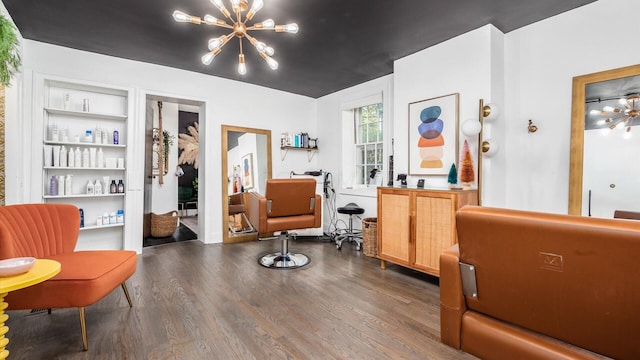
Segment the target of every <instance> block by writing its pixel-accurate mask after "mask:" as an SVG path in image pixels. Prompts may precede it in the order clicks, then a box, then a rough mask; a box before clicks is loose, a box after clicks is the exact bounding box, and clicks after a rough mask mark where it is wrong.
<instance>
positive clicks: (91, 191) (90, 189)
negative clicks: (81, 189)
mask: <svg viewBox="0 0 640 360" xmlns="http://www.w3.org/2000/svg"><path fill="white" fill-rule="evenodd" d="M94 191H95V190H94V187H93V181H91V180H88V181H87V195H93V194H94Z"/></svg>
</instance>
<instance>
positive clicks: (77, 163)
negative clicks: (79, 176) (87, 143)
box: [73, 146, 82, 167]
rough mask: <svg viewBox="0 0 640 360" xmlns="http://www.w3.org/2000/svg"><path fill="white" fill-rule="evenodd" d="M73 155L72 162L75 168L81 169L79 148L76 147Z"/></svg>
mask: <svg viewBox="0 0 640 360" xmlns="http://www.w3.org/2000/svg"><path fill="white" fill-rule="evenodd" d="M73 155H74V156H75V160H73V162H74V163H75V166H76V167H82V152H81V151H80V147H79V146H76V151H75V153H74V154H73Z"/></svg>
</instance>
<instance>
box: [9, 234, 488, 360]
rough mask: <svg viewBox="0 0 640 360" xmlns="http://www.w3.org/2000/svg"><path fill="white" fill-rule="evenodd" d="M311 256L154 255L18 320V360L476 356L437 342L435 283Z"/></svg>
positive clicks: (364, 261) (221, 249)
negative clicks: (100, 285) (268, 260)
mask: <svg viewBox="0 0 640 360" xmlns="http://www.w3.org/2000/svg"><path fill="white" fill-rule="evenodd" d="M290 245H291V248H292V249H294V250H296V251H299V252H303V253H305V254H307V255H309V256H310V257H311V263H310V264H309V265H307V266H305V267H303V268H300V269H296V270H271V269H267V268H263V267H261V266H260V265H258V263H257V258H258V256H259V255H261V254H262V253H265V252H269V251H272V250H276V249H277V248H278V247H279V246H280V243H279V241H261V242H248V243H238V244H228V245H222V244H215V245H203V244H201V243H200V242H199V241H187V242H179V243H169V244H164V245H159V246H154V247H149V248H145V249H144V250H143V254H142V255H140V256H139V259H138V268H137V271H136V273H135V274H134V275H133V277H132V278H131V279H129V280H128V281H127V284H128V287H129V292H130V293H131V296H132V300H133V302H134V306H133V308H129V307H128V305H127V301H126V299H125V297H124V294H123V292H122V290H121V289H120V288H117V289H115V290H114V291H113V292H112V293H111V294H110V295H108V296H107V297H106V298H104V299H102V300H101V301H99V302H98V303H96V304H94V305H92V306H90V307H88V308H87V310H86V316H87V331H88V338H89V351H86V352H83V351H82V342H81V338H80V323H79V320H78V311H77V310H76V309H54V310H53V313H52V314H51V315H48V314H47V313H46V311H45V312H41V313H36V314H30V313H29V312H28V311H9V312H8V313H9V315H10V318H9V320H8V321H7V324H8V325H9V328H10V330H9V333H8V337H9V339H10V342H9V345H8V349H9V350H10V352H11V353H10V355H9V358H10V359H12V360H17V359H181V360H184V359H266V358H269V359H475V358H474V357H473V356H471V355H468V354H465V353H463V352H460V351H458V350H455V349H453V348H450V347H448V346H446V345H443V344H442V343H441V342H440V330H439V329H440V322H439V291H438V285H437V279H436V278H433V277H429V276H427V275H422V274H419V273H416V272H412V271H410V270H407V269H404V268H401V267H398V266H394V265H389V267H388V268H387V270H381V269H380V263H379V261H378V260H376V259H373V258H369V257H366V256H364V255H363V254H362V252H356V251H355V250H354V249H353V247H352V246H349V244H345V246H344V247H343V249H342V251H337V250H336V249H335V246H334V245H333V244H331V243H327V242H319V241H313V240H303V239H299V240H296V241H292V242H291V244H290Z"/></svg>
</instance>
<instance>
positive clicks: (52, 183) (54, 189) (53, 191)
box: [49, 175, 58, 196]
mask: <svg viewBox="0 0 640 360" xmlns="http://www.w3.org/2000/svg"><path fill="white" fill-rule="evenodd" d="M49 195H51V196H57V195H58V179H57V178H56V177H55V175H54V176H52V177H51V180H49Z"/></svg>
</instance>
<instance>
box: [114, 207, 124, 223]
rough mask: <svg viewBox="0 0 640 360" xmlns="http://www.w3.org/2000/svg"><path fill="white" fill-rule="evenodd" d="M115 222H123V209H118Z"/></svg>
mask: <svg viewBox="0 0 640 360" xmlns="http://www.w3.org/2000/svg"><path fill="white" fill-rule="evenodd" d="M116 222H117V223H118V224H123V223H124V210H118V214H117V218H116Z"/></svg>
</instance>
